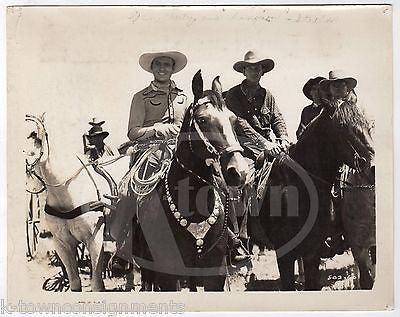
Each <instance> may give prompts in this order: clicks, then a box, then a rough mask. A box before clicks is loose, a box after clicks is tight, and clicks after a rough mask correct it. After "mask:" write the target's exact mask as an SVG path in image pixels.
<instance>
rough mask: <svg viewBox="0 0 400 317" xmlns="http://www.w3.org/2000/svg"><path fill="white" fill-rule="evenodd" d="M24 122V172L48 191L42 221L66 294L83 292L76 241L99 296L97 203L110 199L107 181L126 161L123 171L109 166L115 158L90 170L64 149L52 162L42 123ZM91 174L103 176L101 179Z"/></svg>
mask: <svg viewBox="0 0 400 317" xmlns="http://www.w3.org/2000/svg"><path fill="white" fill-rule="evenodd" d="M25 121H26V122H27V130H26V132H27V134H26V145H25V153H26V156H27V159H26V173H27V175H28V176H29V177H31V178H35V179H37V180H39V181H40V183H41V184H42V186H43V189H46V191H47V199H46V206H45V213H44V215H45V220H46V223H47V227H48V229H49V230H50V231H51V233H52V235H53V242H54V248H55V250H56V251H57V253H58V255H59V257H60V259H61V261H62V262H63V264H64V266H65V268H66V271H67V274H68V279H69V284H70V288H71V291H81V289H82V286H81V280H80V278H79V274H78V263H77V246H78V244H79V243H80V242H83V243H84V245H85V246H86V247H87V249H88V251H89V254H90V259H91V265H92V279H91V288H92V291H102V290H104V283H103V279H102V269H103V253H104V252H103V233H104V214H103V211H104V205H105V204H104V203H103V202H101V199H102V198H103V197H102V194H113V193H110V186H109V183H108V181H107V180H106V178H107V177H108V176H110V175H109V174H110V173H112V174H113V176H114V177H115V179H118V180H119V179H121V178H122V176H123V173H124V169H126V166H128V160H129V157H127V158H126V160H124V159H121V160H119V162H121V163H123V164H124V167H122V168H121V166H119V164H111V165H110V164H109V163H110V162H111V161H112V162H113V161H116V160H118V159H119V158H114V160H111V159H110V161H108V162H106V163H99V164H97V165H95V164H93V163H84V162H83V161H82V159H80V158H79V157H77V156H75V157H74V156H72V157H68V154H69V153H68V151H66V150H64V153H61V156H60V157H57V155H55V154H53V152H51V151H50V144H49V140H48V135H47V132H46V129H45V125H44V121H43V118H38V117H35V116H32V115H26V117H25ZM61 147H62V145H61ZM106 165H107V167H106ZM95 169H97V170H99V169H100V173H101V172H102V173H103V174H106V175H105V176H100V175H99V174H98V173H96V172H95ZM111 170H112V171H111ZM107 175H108V176H107Z"/></svg>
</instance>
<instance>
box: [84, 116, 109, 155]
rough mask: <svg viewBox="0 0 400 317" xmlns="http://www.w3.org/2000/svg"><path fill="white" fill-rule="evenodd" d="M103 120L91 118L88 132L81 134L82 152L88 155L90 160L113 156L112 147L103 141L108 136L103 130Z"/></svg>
mask: <svg viewBox="0 0 400 317" xmlns="http://www.w3.org/2000/svg"><path fill="white" fill-rule="evenodd" d="M104 122H105V121H99V120H98V119H97V118H93V119H92V121H90V122H89V124H90V125H91V128H90V129H89V131H88V133H86V134H84V135H83V142H84V152H85V154H86V155H87V156H88V157H89V160H90V161H95V160H97V159H99V158H100V157H102V156H104V155H105V156H113V155H114V153H113V151H112V149H111V148H110V147H109V146H108V145H106V144H105V143H104V139H105V138H107V137H108V135H109V133H108V132H107V131H103V128H102V125H103V124H104Z"/></svg>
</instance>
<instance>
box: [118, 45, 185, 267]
mask: <svg viewBox="0 0 400 317" xmlns="http://www.w3.org/2000/svg"><path fill="white" fill-rule="evenodd" d="M186 63H187V58H186V56H185V55H184V54H182V53H181V52H175V51H168V52H157V53H145V54H142V55H141V56H140V58H139V65H140V66H141V67H142V68H143V69H144V70H145V71H147V72H150V73H152V74H153V76H154V80H153V81H152V82H151V83H150V85H149V86H147V87H146V88H144V89H142V90H141V91H139V92H137V93H136V94H135V95H134V96H133V99H132V103H131V109H130V115H129V123H128V134H127V135H128V138H129V140H130V141H129V142H126V143H124V144H123V145H122V146H121V147H120V149H119V150H120V152H127V151H128V153H129V151H130V152H131V153H132V154H131V155H132V156H131V157H132V158H131V163H130V171H129V172H128V173H127V174H126V175H125V177H124V179H123V180H122V181H121V183H120V186H119V194H120V196H122V199H120V203H119V206H118V208H117V212H116V218H115V220H114V222H113V223H112V224H111V234H112V235H113V236H115V238H116V240H117V241H118V244H121V243H122V245H119V246H118V247H119V252H118V257H116V258H115V261H114V262H115V263H113V267H116V268H117V269H119V268H121V267H122V268H123V267H125V261H124V260H125V259H127V258H130V257H131V256H130V255H131V254H132V250H131V245H130V244H129V243H126V240H127V238H128V237H127V234H128V235H129V232H125V230H121V229H123V228H124V226H126V224H127V223H129V222H131V221H132V219H133V218H134V216H135V211H132V203H134V204H135V205H137V203H138V199H140V198H141V197H143V196H145V195H146V193H149V192H150V191H151V190H152V189H153V188H154V186H155V185H156V184H157V182H158V180H159V179H160V178H161V177H162V176H163V175H162V174H163V172H165V168H164V167H166V166H167V162H168V160H169V159H170V158H171V156H172V150H173V148H174V146H175V142H176V137H177V135H178V132H179V130H180V127H181V125H182V121H183V117H184V114H185V111H186V109H187V106H188V104H187V96H186V95H185V94H184V92H183V90H182V89H180V88H178V86H177V85H176V84H175V82H174V81H173V80H171V76H172V74H175V73H177V72H179V71H181V70H182V69H183V68H184V67H185V66H186ZM129 148H130V150H129ZM132 149H133V150H132ZM162 162H163V163H165V164H162ZM161 166H162V167H161ZM149 180H151V182H150V183H151V185H150V186H149V185H148V184H149ZM128 196H129V198H128ZM125 198H127V199H125ZM121 232H122V233H124V234H123V235H121ZM124 235H125V236H124ZM124 240H125V241H124ZM123 259H124V260H123ZM122 268H121V269H122Z"/></svg>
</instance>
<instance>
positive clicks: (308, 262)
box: [303, 255, 322, 291]
mask: <svg viewBox="0 0 400 317" xmlns="http://www.w3.org/2000/svg"><path fill="white" fill-rule="evenodd" d="M303 262H304V284H305V285H304V290H305V291H320V290H321V288H322V287H321V281H320V279H321V273H320V271H319V264H320V262H321V260H320V258H319V257H318V256H315V255H312V256H307V257H304V258H303Z"/></svg>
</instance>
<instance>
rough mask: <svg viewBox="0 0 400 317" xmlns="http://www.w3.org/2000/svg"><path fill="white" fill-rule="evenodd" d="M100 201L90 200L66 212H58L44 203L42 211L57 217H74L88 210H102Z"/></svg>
mask: <svg viewBox="0 0 400 317" xmlns="http://www.w3.org/2000/svg"><path fill="white" fill-rule="evenodd" d="M100 203H101V202H99V201H91V202H88V203H86V204H84V205H82V206H79V207H76V208H74V209H72V210H70V211H67V212H60V211H58V210H55V209H54V208H53V207H50V206H49V205H47V204H46V205H45V206H44V211H45V213H47V214H49V215H52V216H55V217H58V218H62V219H74V218H76V217H78V216H80V215H83V214H84V213H86V212H89V211H103V205H102V204H100ZM91 206H92V207H91Z"/></svg>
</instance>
